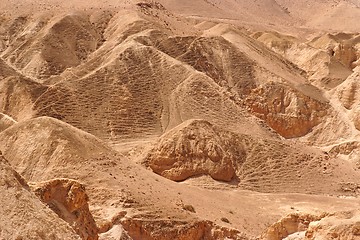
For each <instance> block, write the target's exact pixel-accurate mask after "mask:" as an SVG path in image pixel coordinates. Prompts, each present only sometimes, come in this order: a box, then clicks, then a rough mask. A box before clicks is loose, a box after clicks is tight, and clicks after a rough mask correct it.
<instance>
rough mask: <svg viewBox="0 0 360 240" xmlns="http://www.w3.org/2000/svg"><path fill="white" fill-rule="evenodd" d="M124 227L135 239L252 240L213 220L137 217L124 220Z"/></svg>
mask: <svg viewBox="0 0 360 240" xmlns="http://www.w3.org/2000/svg"><path fill="white" fill-rule="evenodd" d="M122 224H123V226H124V228H125V229H126V230H127V231H128V232H129V234H130V235H131V236H132V238H133V239H142V240H168V239H174V240H201V239H207V240H217V239H233V240H250V238H249V237H248V236H246V235H245V234H243V233H241V232H239V231H237V230H235V229H230V228H226V227H220V226H218V225H216V224H214V223H213V222H211V221H196V222H181V221H167V220H163V221H162V220H159V221H152V222H146V221H141V220H136V219H128V220H124V221H122Z"/></svg>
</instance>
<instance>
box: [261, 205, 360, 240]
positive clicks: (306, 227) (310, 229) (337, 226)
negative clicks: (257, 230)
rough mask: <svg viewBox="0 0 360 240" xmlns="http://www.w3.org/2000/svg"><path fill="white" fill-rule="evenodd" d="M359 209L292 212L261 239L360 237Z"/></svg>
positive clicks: (294, 239) (322, 239) (310, 239)
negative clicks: (314, 212) (329, 211)
mask: <svg viewBox="0 0 360 240" xmlns="http://www.w3.org/2000/svg"><path fill="white" fill-rule="evenodd" d="M358 216H359V215H358V213H357V211H349V212H339V213H334V214H321V215H318V216H315V215H309V214H292V215H289V216H287V217H285V218H283V219H281V220H280V221H278V222H277V223H275V224H274V225H272V226H271V227H270V228H269V229H268V230H267V231H266V232H265V233H264V234H262V235H261V236H260V237H259V239H263V240H280V239H287V240H291V239H292V240H296V239H298V240H315V239H316V240H318V239H319V240H325V239H360V233H359V224H358V220H359V219H358V218H359V217H358Z"/></svg>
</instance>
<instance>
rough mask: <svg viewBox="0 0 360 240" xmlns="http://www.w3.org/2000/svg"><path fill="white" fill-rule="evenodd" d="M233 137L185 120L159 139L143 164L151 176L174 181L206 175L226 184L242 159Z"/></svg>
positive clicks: (242, 153) (206, 125)
mask: <svg viewBox="0 0 360 240" xmlns="http://www.w3.org/2000/svg"><path fill="white" fill-rule="evenodd" d="M236 140H237V139H236V138H235V136H234V134H231V133H227V132H220V131H217V130H216V129H215V128H214V126H213V125H211V124H210V123H209V122H206V121H204V120H192V121H191V120H189V121H187V122H185V123H183V124H181V125H179V126H178V127H176V128H173V129H172V130H170V131H169V132H167V133H166V134H165V135H163V136H162V138H161V140H160V141H159V143H158V145H157V146H156V147H155V149H154V150H153V151H152V152H151V153H150V154H149V155H148V156H147V157H146V159H145V164H146V165H148V166H149V167H150V168H151V169H152V170H153V171H154V172H156V173H158V174H160V175H162V176H164V177H166V178H169V179H171V180H175V181H182V180H185V179H187V178H189V177H191V176H196V175H202V174H208V175H210V176H211V177H212V178H214V179H216V180H221V181H230V180H232V179H233V178H234V176H235V172H236V168H237V167H236V161H238V162H241V160H242V159H244V158H245V152H244V149H243V148H242V146H241V145H240V144H239V143H238V141H236Z"/></svg>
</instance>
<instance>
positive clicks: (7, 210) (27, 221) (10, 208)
mask: <svg viewBox="0 0 360 240" xmlns="http://www.w3.org/2000/svg"><path fill="white" fill-rule="evenodd" d="M0 192H1V196H0V204H1V208H0V216H1V217H0V239H29V240H48V239H54V240H80V238H79V236H78V235H77V234H76V233H75V232H74V230H73V229H72V228H71V227H70V226H69V225H68V224H67V223H66V222H65V221H63V220H62V219H60V218H59V217H58V216H57V215H56V214H55V213H54V212H53V211H51V210H50V209H49V208H47V207H46V206H45V205H44V204H43V203H42V202H41V201H40V200H39V199H38V198H37V197H36V196H35V195H34V194H33V193H32V192H31V191H30V188H29V186H28V184H27V183H26V181H25V180H24V179H23V178H22V177H21V176H20V175H19V174H18V173H17V172H16V171H15V170H13V169H12V167H11V166H10V164H9V163H8V162H7V161H6V160H5V159H4V157H3V156H2V155H1V154H0Z"/></svg>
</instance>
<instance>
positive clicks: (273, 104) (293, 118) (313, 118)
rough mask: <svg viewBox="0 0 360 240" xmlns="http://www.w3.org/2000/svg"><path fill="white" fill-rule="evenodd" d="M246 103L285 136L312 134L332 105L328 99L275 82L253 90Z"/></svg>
mask: <svg viewBox="0 0 360 240" xmlns="http://www.w3.org/2000/svg"><path fill="white" fill-rule="evenodd" d="M309 90H310V89H309ZM319 95H320V94H319ZM245 104H246V105H247V107H248V108H249V109H250V111H251V112H252V113H253V114H255V115H256V116H258V117H259V118H261V119H263V120H264V121H266V123H267V124H268V125H269V126H270V127H271V128H273V129H274V130H275V131H276V132H278V133H279V134H280V135H282V136H283V137H285V138H294V137H301V136H304V135H306V134H307V133H309V132H310V131H311V130H312V128H313V127H315V126H316V125H318V124H319V123H320V122H321V120H322V118H323V117H324V116H325V115H326V114H327V109H328V108H329V105H328V103H327V102H326V101H325V100H321V99H319V100H318V99H315V98H312V97H309V96H307V95H305V94H303V93H301V92H300V91H296V90H294V89H292V88H290V87H288V86H286V85H282V84H275V83H269V84H266V85H264V86H260V87H258V88H255V89H253V90H252V91H251V93H250V94H249V95H248V96H247V98H246V101H245Z"/></svg>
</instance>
